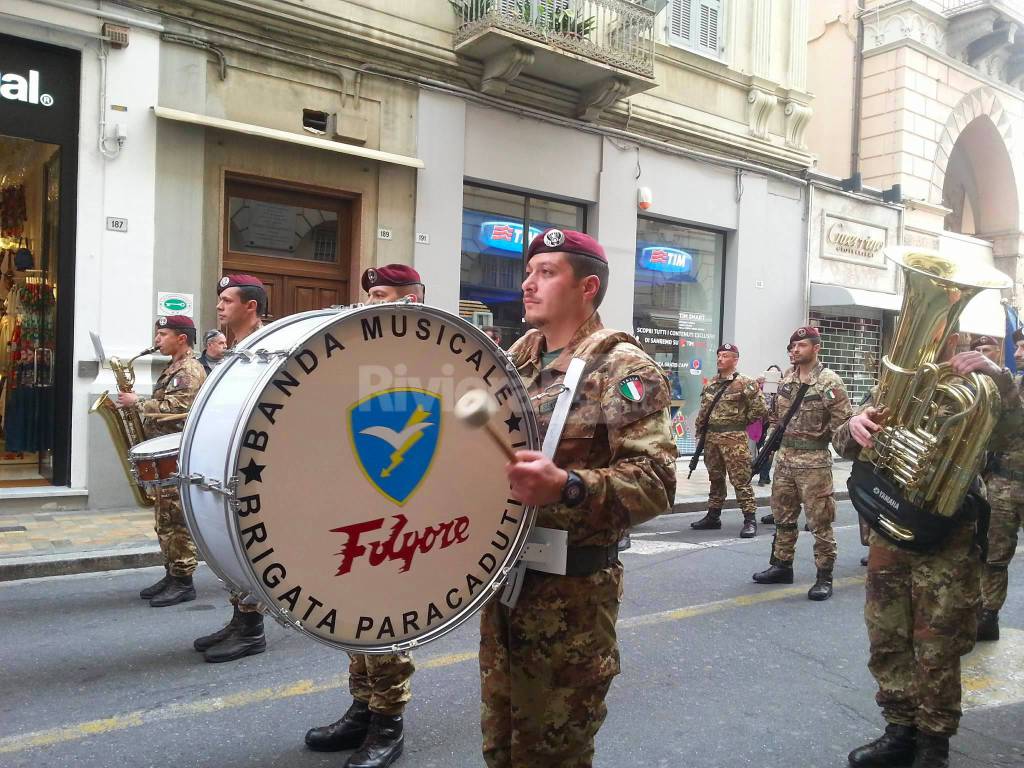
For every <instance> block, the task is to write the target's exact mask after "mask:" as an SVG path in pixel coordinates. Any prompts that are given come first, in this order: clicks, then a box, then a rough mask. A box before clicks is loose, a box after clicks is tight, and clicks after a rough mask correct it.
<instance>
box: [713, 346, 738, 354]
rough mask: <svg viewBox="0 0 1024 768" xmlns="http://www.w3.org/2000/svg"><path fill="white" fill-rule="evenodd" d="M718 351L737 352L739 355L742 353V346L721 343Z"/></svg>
mask: <svg viewBox="0 0 1024 768" xmlns="http://www.w3.org/2000/svg"><path fill="white" fill-rule="evenodd" d="M718 351H719V352H735V353H736V354H737V355H738V354H739V353H740V348H739V347H737V346H736V345H735V344H719V345H718Z"/></svg>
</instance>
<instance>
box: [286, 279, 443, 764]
mask: <svg viewBox="0 0 1024 768" xmlns="http://www.w3.org/2000/svg"><path fill="white" fill-rule="evenodd" d="M362 286H363V290H364V291H366V296H367V303H368V304H384V303H387V302H391V301H402V300H403V299H406V300H408V301H411V302H414V303H422V302H423V296H424V290H425V288H424V285H423V281H422V279H421V278H420V275H419V272H417V271H416V270H415V269H413V268H412V267H410V266H407V265H405V264H387V265H385V266H383V267H376V268H370V269H368V270H366V271H365V272H363V278H362ZM348 656H349V666H348V688H349V692H350V693H351V694H352V704H351V706H349V708H348V710H347V711H346V712H345V714H344V715H342V716H341V718H340V719H339V720H336V721H335V722H333V723H331V724H330V725H324V726H319V727H316V728H310V729H309V730H308V731H307V732H306V746H307V747H309V748H310V749H313V750H316V751H318V752H338V751H341V750H344V749H355V750H356V751H355V752H354V753H353V754H352V755H351V756H350V757H349V759H348V760H347V761H346V762H345V768H386V766H388V765H391V764H392V763H393V762H395V761H396V760H397V759H398V758H399V757H400V756H401V754H402V749H403V746H404V744H405V737H404V735H403V727H404V722H403V714H402V713H403V712H405V705H406V704H408V703H409V700H410V699H411V698H412V675H413V672H415V671H416V665H415V664H413V660H412V657H411V656H410V655H409V654H408V653H387V654H369V653H350V654H349V655H348Z"/></svg>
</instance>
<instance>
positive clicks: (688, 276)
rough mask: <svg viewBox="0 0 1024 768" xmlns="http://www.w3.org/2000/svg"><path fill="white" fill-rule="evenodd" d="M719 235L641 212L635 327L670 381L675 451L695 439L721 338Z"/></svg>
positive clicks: (722, 244) (686, 448) (688, 446)
mask: <svg viewBox="0 0 1024 768" xmlns="http://www.w3.org/2000/svg"><path fill="white" fill-rule="evenodd" d="M724 254H725V236H724V235H722V234H721V233H719V232H710V231H707V230H701V229H695V228H692V227H686V226H682V225H679V224H673V223H670V222H664V221H659V220H656V219H646V218H642V219H639V220H638V222H637V235H636V281H635V283H634V289H633V327H634V329H635V332H636V335H637V338H638V339H640V341H641V343H642V344H643V345H644V347H645V348H646V349H647V351H648V352H649V353H650V354H651V356H652V357H654V359H655V360H656V361H657V362H658V363H659V364H660V365H661V366H662V368H663V369H664V370H665V374H666V375H667V376H668V379H669V382H670V384H671V386H672V425H673V429H674V431H675V436H676V445H677V447H678V449H679V452H680V453H681V454H687V453H692V452H693V449H694V446H695V444H696V440H695V435H694V429H693V422H694V419H696V417H697V410H698V408H699V405H700V392H701V389H702V388H703V386H704V384H705V383H707V381H708V380H709V379H711V377H713V376H714V375H715V371H716V368H715V362H716V350H717V349H718V345H719V343H720V341H719V339H720V333H721V314H722V272H723V267H724V258H725V256H724Z"/></svg>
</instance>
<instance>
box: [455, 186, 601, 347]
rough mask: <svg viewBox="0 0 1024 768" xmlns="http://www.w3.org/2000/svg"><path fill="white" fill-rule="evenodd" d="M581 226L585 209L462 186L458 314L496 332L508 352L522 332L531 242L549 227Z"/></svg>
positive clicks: (569, 204)
mask: <svg viewBox="0 0 1024 768" xmlns="http://www.w3.org/2000/svg"><path fill="white" fill-rule="evenodd" d="M585 225H586V210H585V208H584V207H583V206H580V205H574V204H572V203H565V202H561V201H557V200H548V199H543V198H539V197H533V196H528V195H522V194H518V193H513V192H505V191H503V190H496V189H489V188H487V187H479V186H475V185H466V187H465V190H464V192H463V211H462V271H461V277H460V281H461V282H460V290H459V314H460V315H462V316H463V317H464V318H466V319H467V320H469V321H470V322H473V323H475V324H476V325H480V326H488V325H492V326H494V327H495V328H497V329H498V331H499V332H500V334H501V344H502V346H503V347H505V348H508V347H509V345H511V344H512V342H514V341H515V340H516V339H518V338H519V337H520V336H522V335H523V333H524V332H525V331H526V325H525V324H524V322H523V300H522V299H523V295H522V290H521V285H522V281H523V274H524V268H525V263H526V260H525V255H526V249H527V247H529V245H530V240H532V239H533V238H534V237H536V236H537V235H538V234H540V233H541V232H543V231H544V230H545V229H548V228H549V227H559V228H562V229H575V230H579V231H584V229H585Z"/></svg>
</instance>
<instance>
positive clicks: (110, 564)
mask: <svg viewBox="0 0 1024 768" xmlns="http://www.w3.org/2000/svg"><path fill="white" fill-rule="evenodd" d="M163 561H164V558H163V553H162V552H161V551H160V547H158V546H157V545H155V544H154V545H152V546H148V547H134V548H132V549H101V550H95V551H92V552H69V553H67V554H60V555H36V556H34V557H9V558H2V559H0V582H3V581H19V580H21V579H38V578H41V577H43V576H67V575H69V574H73V573H95V572H96V571H116V570H121V569H123V568H148V567H150V566H153V565H162V564H163Z"/></svg>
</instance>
